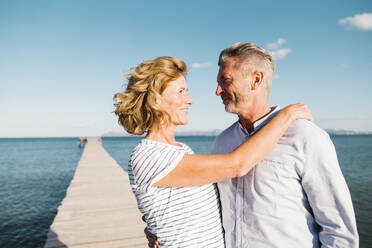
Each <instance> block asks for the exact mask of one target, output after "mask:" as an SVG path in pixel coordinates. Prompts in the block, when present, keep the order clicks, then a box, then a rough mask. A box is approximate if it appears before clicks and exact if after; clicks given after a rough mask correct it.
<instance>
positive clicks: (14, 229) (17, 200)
mask: <svg viewBox="0 0 372 248" xmlns="http://www.w3.org/2000/svg"><path fill="white" fill-rule="evenodd" d="M81 152H82V149H78V148H77V139H76V138H70V139H67V138H58V139H49V138H48V139H41V138H40V139H0V247H1V248H7V247H9V248H18V247H19V248H28V247H30V248H31V247H43V245H44V243H45V240H46V235H47V233H48V230H49V226H50V225H51V224H52V222H53V219H54V216H55V215H56V213H57V208H58V206H59V205H60V203H61V201H62V199H63V198H64V197H65V194H66V189H67V187H68V185H69V184H70V181H71V179H72V177H73V175H74V172H75V168H76V165H77V162H78V161H79V159H80V156H81Z"/></svg>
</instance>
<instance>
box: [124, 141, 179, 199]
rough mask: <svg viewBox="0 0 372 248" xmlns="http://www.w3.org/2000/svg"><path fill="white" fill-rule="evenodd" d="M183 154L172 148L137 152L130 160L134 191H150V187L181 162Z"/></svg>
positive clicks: (152, 187)
mask: <svg viewBox="0 0 372 248" xmlns="http://www.w3.org/2000/svg"><path fill="white" fill-rule="evenodd" d="M183 156H184V153H183V152H182V151H180V150H177V149H176V148H173V147H151V148H150V149H146V150H145V151H142V152H138V154H136V156H134V158H133V160H132V163H131V165H132V170H133V175H134V182H135V184H134V185H133V186H132V187H133V188H134V189H136V190H140V191H145V192H148V191H151V190H153V189H155V188H157V187H155V186H152V185H153V184H154V183H156V182H157V181H159V180H160V179H162V178H163V177H164V176H166V175H167V174H168V173H169V172H171V171H172V170H173V169H174V168H175V167H176V166H177V165H178V163H179V162H180V161H181V159H182V158H183Z"/></svg>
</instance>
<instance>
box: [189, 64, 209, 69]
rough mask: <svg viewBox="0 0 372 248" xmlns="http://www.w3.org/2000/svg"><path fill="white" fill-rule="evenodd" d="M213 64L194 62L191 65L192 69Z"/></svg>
mask: <svg viewBox="0 0 372 248" xmlns="http://www.w3.org/2000/svg"><path fill="white" fill-rule="evenodd" d="M210 66H211V64H209V63H192V64H191V65H190V69H194V68H195V69H199V68H208V67H210Z"/></svg>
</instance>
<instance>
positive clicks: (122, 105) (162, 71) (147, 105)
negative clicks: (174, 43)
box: [114, 56, 186, 135]
mask: <svg viewBox="0 0 372 248" xmlns="http://www.w3.org/2000/svg"><path fill="white" fill-rule="evenodd" d="M130 71H131V72H130V74H129V75H128V76H127V79H128V85H127V88H126V90H125V91H124V92H121V93H116V94H115V95H114V102H115V106H116V109H115V114H116V115H117V116H118V122H119V124H120V125H122V126H123V127H124V129H125V130H126V131H127V132H128V133H130V134H136V135H141V134H143V133H144V132H146V131H147V130H149V129H151V127H152V126H153V124H154V123H155V122H161V123H162V124H164V125H168V124H169V122H170V116H169V114H168V113H167V112H166V111H165V110H164V109H162V108H161V107H160V105H159V102H160V101H159V100H158V99H159V98H160V96H161V94H162V93H163V91H164V90H165V88H166V87H167V86H168V83H169V82H171V81H174V80H176V79H178V78H179V77H180V76H181V75H185V74H186V64H185V62H183V61H182V60H181V59H177V58H172V57H167V56H163V57H158V58H156V59H154V60H151V61H143V62H142V63H141V64H139V65H138V66H137V67H136V68H130Z"/></svg>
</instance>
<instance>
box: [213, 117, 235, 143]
mask: <svg viewBox="0 0 372 248" xmlns="http://www.w3.org/2000/svg"><path fill="white" fill-rule="evenodd" d="M238 125H239V121H236V122H234V123H233V124H231V125H230V126H229V127H228V128H226V129H224V130H223V131H222V132H221V133H220V134H218V135H217V136H216V141H215V142H217V141H220V140H224V139H226V138H231V134H232V133H233V132H234V130H235V129H236V128H237V126H238Z"/></svg>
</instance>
